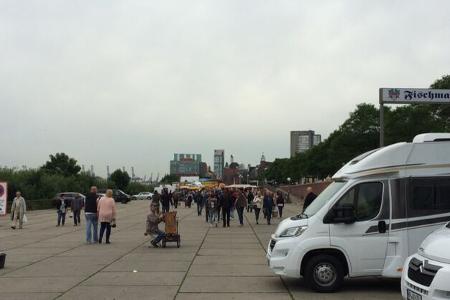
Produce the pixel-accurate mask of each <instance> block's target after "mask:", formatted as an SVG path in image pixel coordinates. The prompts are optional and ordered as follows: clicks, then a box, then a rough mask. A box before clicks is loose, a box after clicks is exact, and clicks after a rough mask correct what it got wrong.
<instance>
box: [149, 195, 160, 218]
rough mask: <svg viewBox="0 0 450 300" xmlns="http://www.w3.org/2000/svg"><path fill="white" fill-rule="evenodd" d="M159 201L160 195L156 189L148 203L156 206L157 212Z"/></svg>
mask: <svg viewBox="0 0 450 300" xmlns="http://www.w3.org/2000/svg"><path fill="white" fill-rule="evenodd" d="M159 201H161V195H160V194H159V193H158V191H156V190H155V193H154V194H153V197H152V202H151V203H150V205H153V206H154V207H155V208H156V210H157V212H158V214H159Z"/></svg>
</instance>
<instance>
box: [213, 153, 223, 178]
mask: <svg viewBox="0 0 450 300" xmlns="http://www.w3.org/2000/svg"><path fill="white" fill-rule="evenodd" d="M224 164H225V150H214V174H215V175H216V178H217V179H220V180H221V179H222V178H223V168H224Z"/></svg>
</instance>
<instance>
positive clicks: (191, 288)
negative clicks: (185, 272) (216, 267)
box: [180, 276, 286, 293]
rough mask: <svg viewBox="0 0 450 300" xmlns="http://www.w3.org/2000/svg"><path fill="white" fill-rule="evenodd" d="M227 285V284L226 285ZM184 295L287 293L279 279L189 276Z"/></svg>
mask: <svg viewBox="0 0 450 300" xmlns="http://www.w3.org/2000/svg"><path fill="white" fill-rule="evenodd" d="M224 283H226V284H224ZM180 292H182V293H186V292H188V293H238V292H239V293H245V292H260V293H285V292H286V288H285V287H284V286H283V283H282V282H281V279H280V278H279V277H229V276H224V277H220V278H217V277H211V276H208V277H203V276H198V277H197V276H196V277H192V276H188V277H187V278H186V280H185V281H184V283H183V285H182V286H181V289H180Z"/></svg>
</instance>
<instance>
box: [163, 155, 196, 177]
mask: <svg viewBox="0 0 450 300" xmlns="http://www.w3.org/2000/svg"><path fill="white" fill-rule="evenodd" d="M201 162H202V155H201V154H180V153H175V154H174V155H173V160H171V161H170V175H178V176H189V175H190V176H199V175H200V163H201Z"/></svg>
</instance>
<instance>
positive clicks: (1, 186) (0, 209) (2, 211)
mask: <svg viewBox="0 0 450 300" xmlns="http://www.w3.org/2000/svg"><path fill="white" fill-rule="evenodd" d="M7 199H8V184H7V183H6V182H0V216H4V215H6V200H7Z"/></svg>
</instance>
